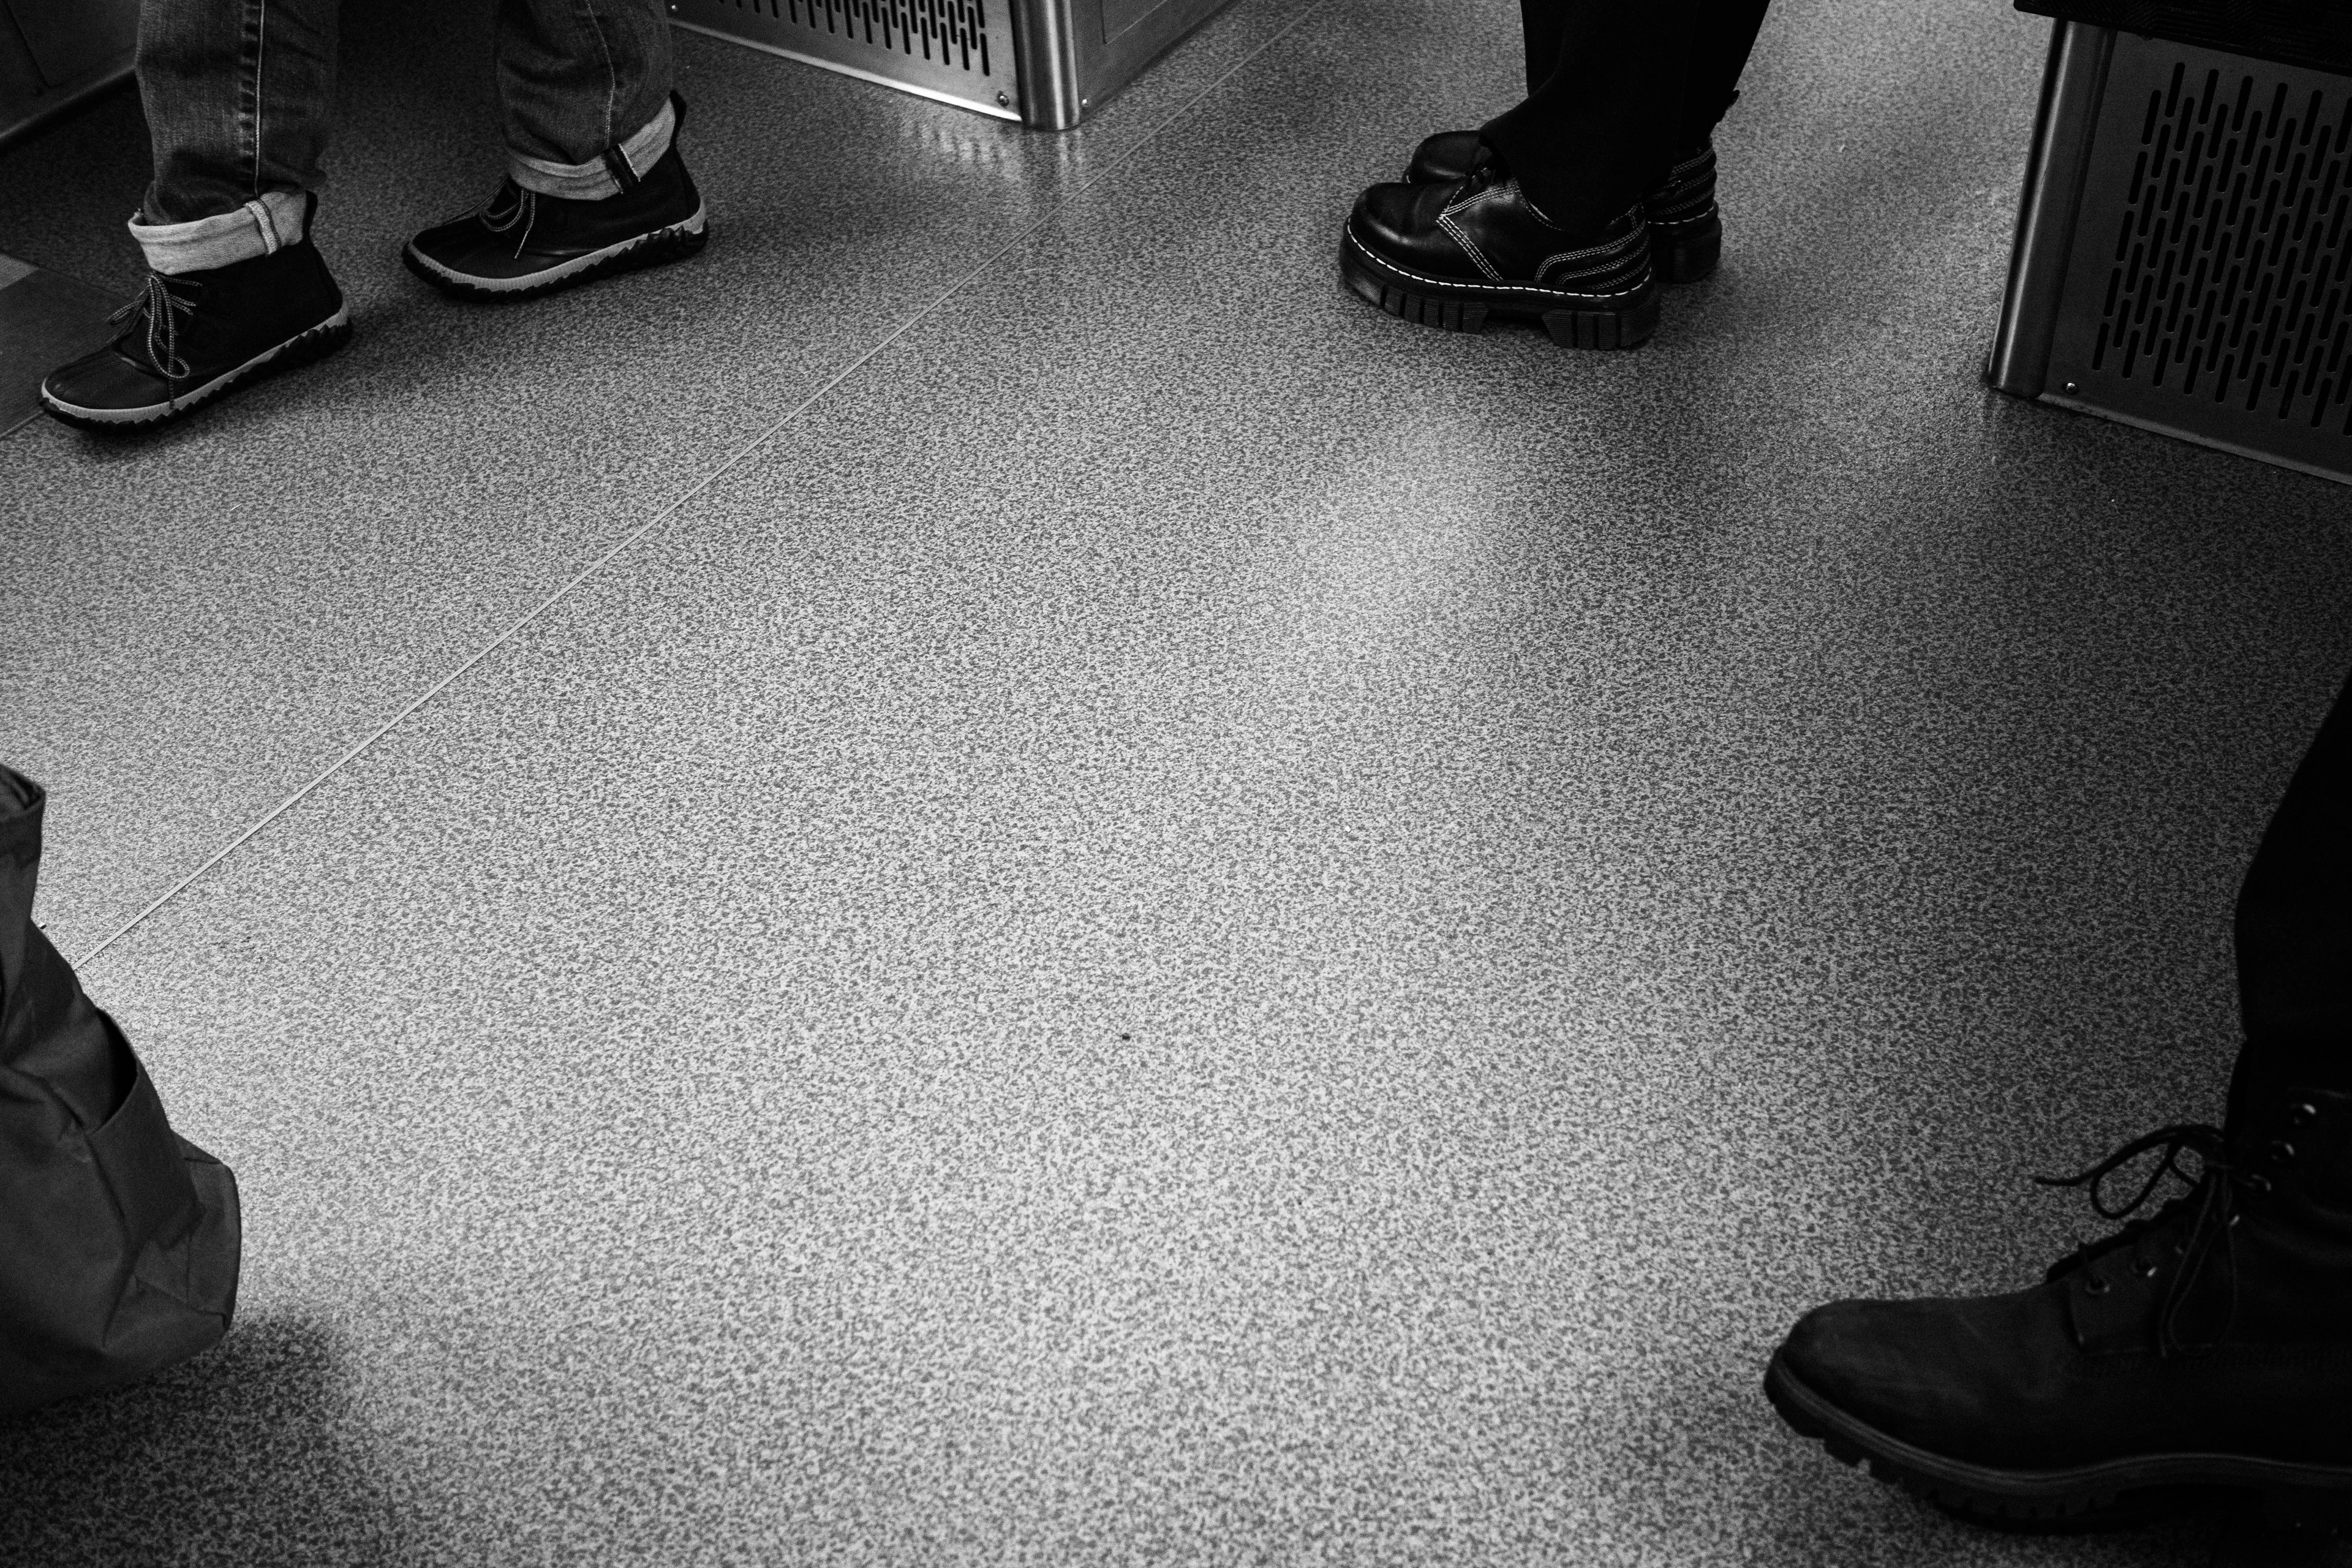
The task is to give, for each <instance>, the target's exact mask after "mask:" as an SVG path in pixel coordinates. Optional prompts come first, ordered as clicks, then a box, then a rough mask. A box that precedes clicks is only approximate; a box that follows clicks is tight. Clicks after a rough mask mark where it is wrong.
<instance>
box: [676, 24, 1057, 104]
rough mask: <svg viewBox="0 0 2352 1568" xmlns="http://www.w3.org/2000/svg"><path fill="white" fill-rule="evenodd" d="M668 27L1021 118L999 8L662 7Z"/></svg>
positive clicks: (1018, 85) (1012, 59)
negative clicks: (667, 15)
mask: <svg viewBox="0 0 2352 1568" xmlns="http://www.w3.org/2000/svg"><path fill="white" fill-rule="evenodd" d="M669 12H670V18H671V20H672V21H674V22H676V23H677V25H678V26H682V27H687V28H690V29H692V30H693V31H695V32H698V33H710V34H714V35H716V36H718V37H722V38H730V39H733V40H734V41H735V42H737V43H742V44H749V45H751V47H754V48H760V49H766V50H768V51H769V52H770V53H772V54H779V55H783V56H786V57H788V58H793V59H796V60H803V61H805V62H807V63H808V64H810V65H815V66H823V67H824V68H826V69H827V70H835V71H841V72H843V73H845V74H846V75H849V76H855V77H862V78H864V79H866V80H867V81H874V82H880V83H882V84H883V85H885V86H887V87H895V88H898V89H902V90H904V91H907V92H914V93H919V94H921V95H922V96H923V97H925V98H935V99H938V100H941V101H942V102H947V103H952V104H955V105H958V106H959V107H961V108H964V109H970V110H976V111H978V112H980V113H982V114H989V115H994V116H995V117H996V118H998V119H1000V120H1018V119H1019V118H1021V107H1020V106H1021V82H1020V76H1019V70H1018V67H1017V64H1016V58H1015V50H1014V48H1013V37H1012V36H1011V33H1012V29H1011V26H1010V25H1009V23H1010V18H1009V16H1008V14H1007V12H1006V11H1005V8H1004V0H670V6H669Z"/></svg>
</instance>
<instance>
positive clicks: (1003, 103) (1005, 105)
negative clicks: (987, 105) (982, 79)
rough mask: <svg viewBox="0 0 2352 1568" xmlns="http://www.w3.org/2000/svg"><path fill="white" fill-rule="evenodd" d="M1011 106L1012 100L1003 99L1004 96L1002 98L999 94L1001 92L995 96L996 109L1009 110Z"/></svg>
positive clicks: (1001, 94)
mask: <svg viewBox="0 0 2352 1568" xmlns="http://www.w3.org/2000/svg"><path fill="white" fill-rule="evenodd" d="M1012 106H1013V100H1011V99H1009V98H1007V97H1005V96H1004V95H1003V93H1001V92H1000V93H998V94H997V95H996V107H997V108H999V109H1010V108H1011V107H1012Z"/></svg>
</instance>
